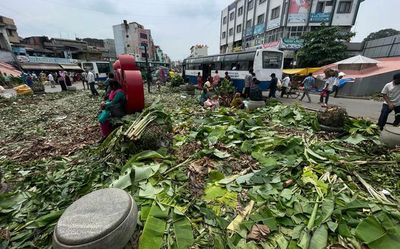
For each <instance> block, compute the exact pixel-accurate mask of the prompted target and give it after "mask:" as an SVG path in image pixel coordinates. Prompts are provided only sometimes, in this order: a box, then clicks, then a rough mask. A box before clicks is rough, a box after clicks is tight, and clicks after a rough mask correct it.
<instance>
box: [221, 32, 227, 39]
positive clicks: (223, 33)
mask: <svg viewBox="0 0 400 249" xmlns="http://www.w3.org/2000/svg"><path fill="white" fill-rule="evenodd" d="M225 37H226V32H225V31H224V32H222V39H224V38H225Z"/></svg>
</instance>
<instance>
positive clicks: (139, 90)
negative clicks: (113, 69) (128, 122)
mask: <svg viewBox="0 0 400 249" xmlns="http://www.w3.org/2000/svg"><path fill="white" fill-rule="evenodd" d="M123 74H124V78H125V80H124V84H123V89H124V92H125V95H126V99H127V105H126V112H127V113H134V112H140V111H142V110H143V108H144V88H143V79H142V74H141V73H140V71H139V70H137V71H130V70H128V71H124V72H123Z"/></svg>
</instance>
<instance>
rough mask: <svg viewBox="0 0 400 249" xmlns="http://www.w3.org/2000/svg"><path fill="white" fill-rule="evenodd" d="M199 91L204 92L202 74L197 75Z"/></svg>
mask: <svg viewBox="0 0 400 249" xmlns="http://www.w3.org/2000/svg"><path fill="white" fill-rule="evenodd" d="M197 89H199V90H203V77H201V74H200V73H197Z"/></svg>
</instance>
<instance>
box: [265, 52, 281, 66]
mask: <svg viewBox="0 0 400 249" xmlns="http://www.w3.org/2000/svg"><path fill="white" fill-rule="evenodd" d="M282 58H283V56H282V53H279V52H270V51H264V52H263V68H275V69H277V68H281V66H282Z"/></svg>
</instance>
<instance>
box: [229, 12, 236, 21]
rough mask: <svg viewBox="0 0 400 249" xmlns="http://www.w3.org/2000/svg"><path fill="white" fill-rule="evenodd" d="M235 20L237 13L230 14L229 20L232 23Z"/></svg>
mask: <svg viewBox="0 0 400 249" xmlns="http://www.w3.org/2000/svg"><path fill="white" fill-rule="evenodd" d="M233 19H235V11H233V12H232V13H231V14H229V20H230V21H232V20H233Z"/></svg>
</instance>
